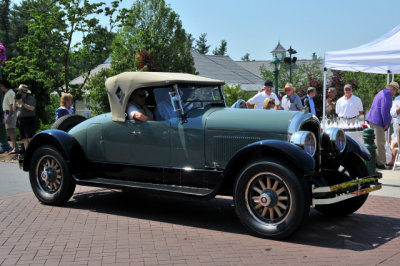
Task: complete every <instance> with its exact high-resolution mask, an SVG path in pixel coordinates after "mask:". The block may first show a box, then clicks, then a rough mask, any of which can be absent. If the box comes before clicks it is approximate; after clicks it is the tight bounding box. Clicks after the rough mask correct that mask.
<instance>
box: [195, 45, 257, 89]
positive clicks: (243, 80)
mask: <svg viewBox="0 0 400 266" xmlns="http://www.w3.org/2000/svg"><path fill="white" fill-rule="evenodd" d="M192 56H193V59H194V63H195V68H196V71H197V72H199V75H200V76H203V77H208V78H213V79H220V80H224V81H225V82H226V83H227V84H231V85H233V84H240V85H241V88H242V89H243V90H247V91H258V90H259V89H261V88H262V86H263V84H264V80H263V79H262V78H261V77H260V76H259V75H256V74H254V73H253V72H251V71H249V70H247V69H245V68H243V67H242V66H240V65H239V64H237V62H235V61H233V60H232V58H230V57H229V56H223V55H203V54H200V53H198V52H196V51H192Z"/></svg>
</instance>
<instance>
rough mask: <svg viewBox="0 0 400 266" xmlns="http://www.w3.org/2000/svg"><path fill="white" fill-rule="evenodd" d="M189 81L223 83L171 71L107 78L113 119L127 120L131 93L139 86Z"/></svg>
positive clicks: (128, 74) (132, 73) (137, 73)
mask: <svg viewBox="0 0 400 266" xmlns="http://www.w3.org/2000/svg"><path fill="white" fill-rule="evenodd" d="M181 83H188V84H193V85H204V86H207V85H210V86H211V85H223V84H224V82H223V81H221V80H216V79H210V78H204V77H200V76H196V75H192V74H185V73H170V72H124V73H121V74H118V75H115V76H113V77H111V78H108V79H107V80H106V88H107V94H108V99H109V101H110V107H111V119H112V120H114V121H122V122H123V121H125V110H126V106H127V104H128V101H129V95H131V93H132V92H133V91H135V90H136V89H139V88H148V87H157V86H166V85H169V84H181Z"/></svg>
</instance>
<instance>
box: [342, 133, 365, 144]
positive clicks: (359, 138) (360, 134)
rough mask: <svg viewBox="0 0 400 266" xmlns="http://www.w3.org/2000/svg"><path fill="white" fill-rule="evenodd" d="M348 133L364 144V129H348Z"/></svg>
mask: <svg viewBox="0 0 400 266" xmlns="http://www.w3.org/2000/svg"><path fill="white" fill-rule="evenodd" d="M346 135H349V136H350V137H352V138H353V139H355V140H357V141H358V143H360V144H361V145H364V140H363V138H362V137H363V131H346Z"/></svg>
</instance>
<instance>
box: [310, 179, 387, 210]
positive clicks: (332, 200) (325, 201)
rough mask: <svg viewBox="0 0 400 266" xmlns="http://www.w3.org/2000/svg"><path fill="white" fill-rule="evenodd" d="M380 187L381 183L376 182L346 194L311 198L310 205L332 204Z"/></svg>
mask: <svg viewBox="0 0 400 266" xmlns="http://www.w3.org/2000/svg"><path fill="white" fill-rule="evenodd" d="M381 188H382V184H381V183H378V184H376V185H374V186H372V187H369V188H365V189H361V190H357V191H354V192H350V193H348V194H342V195H340V196H336V197H334V198H327V199H314V198H313V199H312V206H313V207H314V206H315V205H327V204H333V203H337V202H340V201H344V200H347V199H351V198H354V197H358V196H360V195H364V194H368V193H370V192H372V191H376V190H379V189H381Z"/></svg>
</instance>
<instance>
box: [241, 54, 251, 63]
mask: <svg viewBox="0 0 400 266" xmlns="http://www.w3.org/2000/svg"><path fill="white" fill-rule="evenodd" d="M241 59H242V61H246V62H248V61H250V54H249V53H246V54H245V55H244V56H242V58H241Z"/></svg>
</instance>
